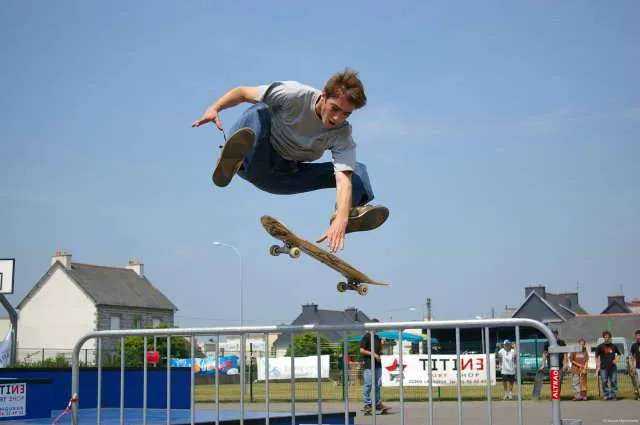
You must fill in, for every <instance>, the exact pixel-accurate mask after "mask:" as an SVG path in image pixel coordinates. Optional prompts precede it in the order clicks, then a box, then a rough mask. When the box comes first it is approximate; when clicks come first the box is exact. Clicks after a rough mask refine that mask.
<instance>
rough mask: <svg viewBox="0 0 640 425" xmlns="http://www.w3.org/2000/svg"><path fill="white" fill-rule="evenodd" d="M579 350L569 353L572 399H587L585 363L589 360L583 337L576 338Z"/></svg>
mask: <svg viewBox="0 0 640 425" xmlns="http://www.w3.org/2000/svg"><path fill="white" fill-rule="evenodd" d="M578 344H580V347H581V350H580V351H578V352H575V353H571V356H570V358H571V375H572V384H573V393H574V396H573V399H574V400H575V401H577V400H586V399H587V364H588V362H589V351H587V347H586V344H587V342H586V341H585V340H584V338H580V339H579V340H578Z"/></svg>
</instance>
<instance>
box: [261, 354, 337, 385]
mask: <svg viewBox="0 0 640 425" xmlns="http://www.w3.org/2000/svg"><path fill="white" fill-rule="evenodd" d="M295 368H296V370H295V371H296V379H303V378H317V377H318V357H316V356H309V357H296V358H295ZM264 369H265V359H264V358H263V359H261V360H260V361H259V362H258V379H259V380H261V381H264V379H265V373H264ZM328 377H329V355H328V354H326V355H323V356H320V378H328ZM276 379H291V357H273V358H269V380H270V381H271V380H276Z"/></svg>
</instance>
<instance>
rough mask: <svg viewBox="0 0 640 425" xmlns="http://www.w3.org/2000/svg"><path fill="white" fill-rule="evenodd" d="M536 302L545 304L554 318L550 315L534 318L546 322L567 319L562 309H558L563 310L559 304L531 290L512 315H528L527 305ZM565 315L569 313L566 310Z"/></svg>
mask: <svg viewBox="0 0 640 425" xmlns="http://www.w3.org/2000/svg"><path fill="white" fill-rule="evenodd" d="M536 302H537V303H539V304H542V305H544V306H545V308H546V309H547V311H548V312H549V313H550V314H552V315H553V316H554V318H553V319H551V318H550V317H545V318H540V317H533V319H536V320H542V321H545V322H561V321H563V320H566V319H565V316H564V315H563V314H562V313H561V312H560V311H558V310H561V309H560V307H559V306H557V305H556V306H554V304H553V303H551V302H549V301H547V300H546V299H545V298H543V297H541V296H540V295H538V294H537V293H535V292H531V293H530V294H529V296H528V297H527V298H526V299H525V300H524V302H523V303H522V305H521V306H520V307H518V309H517V310H516V311H515V312H514V313H513V316H512V317H528V316H527V314H526V307H527V306H528V305H531V304H533V303H536ZM523 311H524V312H525V313H524V314H523V313H522V312H523ZM565 315H568V313H566V312H565Z"/></svg>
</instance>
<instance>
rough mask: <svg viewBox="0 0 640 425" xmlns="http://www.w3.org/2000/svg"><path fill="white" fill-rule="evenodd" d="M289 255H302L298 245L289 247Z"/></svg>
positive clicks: (292, 256) (293, 256) (295, 256)
mask: <svg viewBox="0 0 640 425" xmlns="http://www.w3.org/2000/svg"><path fill="white" fill-rule="evenodd" d="M289 257H291V258H298V257H300V248H298V247H297V246H294V247H293V248H290V249H289Z"/></svg>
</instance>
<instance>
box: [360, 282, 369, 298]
mask: <svg viewBox="0 0 640 425" xmlns="http://www.w3.org/2000/svg"><path fill="white" fill-rule="evenodd" d="M368 292H369V287H368V286H367V285H360V286H358V294H360V295H363V296H364V295H367V293H368Z"/></svg>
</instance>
